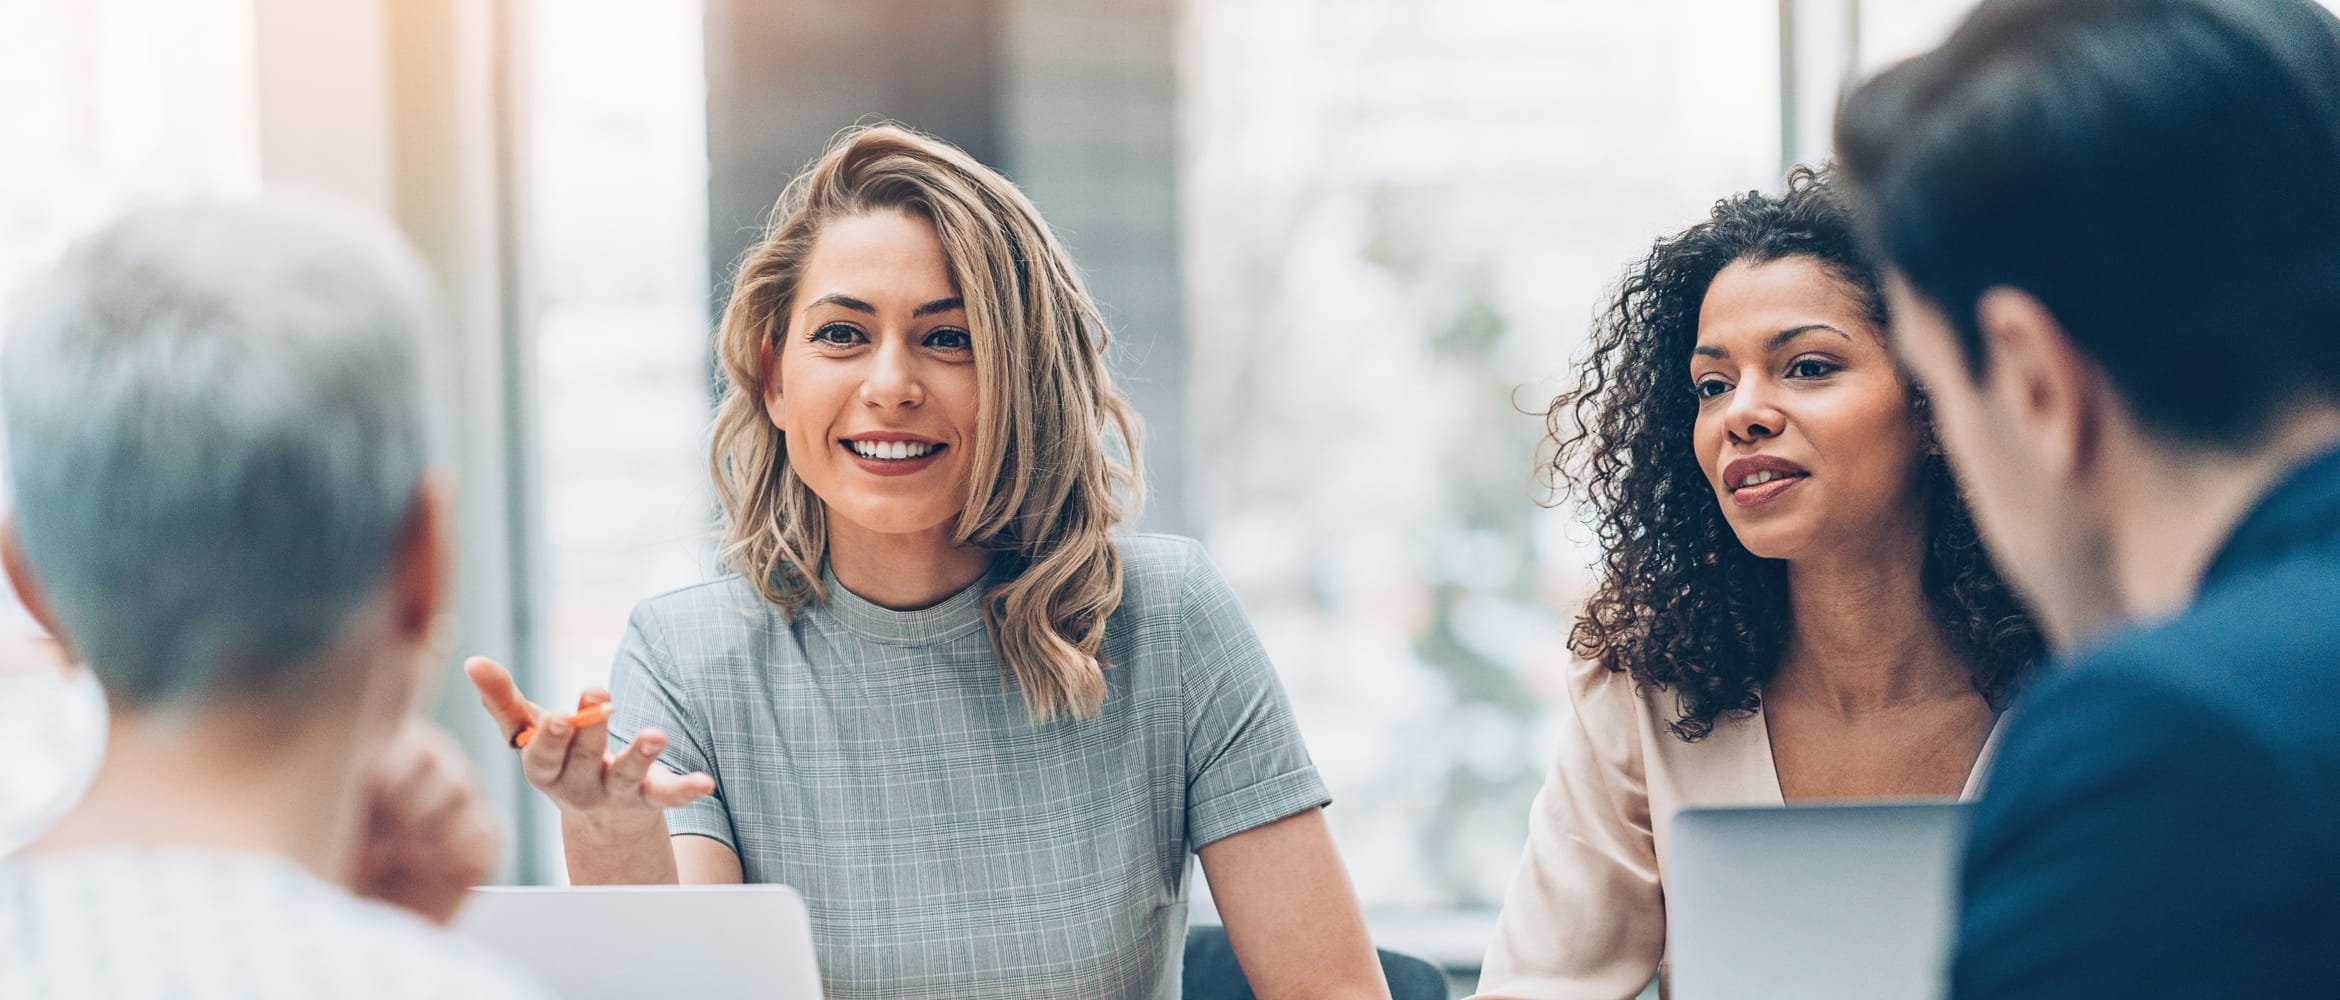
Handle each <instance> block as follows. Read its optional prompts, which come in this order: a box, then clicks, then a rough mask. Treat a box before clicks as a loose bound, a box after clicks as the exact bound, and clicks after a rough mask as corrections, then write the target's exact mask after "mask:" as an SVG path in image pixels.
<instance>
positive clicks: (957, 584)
mask: <svg viewBox="0 0 2340 1000" xmlns="http://www.w3.org/2000/svg"><path fill="white" fill-rule="evenodd" d="M842 522H843V519H842V518H831V519H830V521H829V570H830V572H833V573H835V574H837V582H838V583H839V584H842V585H843V586H844V587H845V589H847V590H850V591H852V592H853V594H854V596H856V597H859V598H861V599H862V600H865V601H868V602H869V603H871V604H875V605H877V606H879V607H881V608H890V609H892V610H895V611H916V610H918V609H920V608H930V607H933V606H935V605H937V604H940V603H942V602H943V601H945V600H947V599H949V598H950V596H951V595H953V594H956V593H958V592H960V591H962V590H965V589H967V588H968V587H970V586H973V585H974V583H975V581H977V580H980V579H983V574H984V573H986V572H989V571H990V569H991V552H990V550H988V549H982V548H977V547H975V546H972V545H958V544H955V543H953V542H952V541H951V529H950V525H948V524H944V525H940V526H937V527H935V528H931V529H928V530H926V531H923V532H916V533H912V534H880V533H877V532H873V531H865V530H863V529H861V528H860V527H858V526H855V525H852V524H847V523H842Z"/></svg>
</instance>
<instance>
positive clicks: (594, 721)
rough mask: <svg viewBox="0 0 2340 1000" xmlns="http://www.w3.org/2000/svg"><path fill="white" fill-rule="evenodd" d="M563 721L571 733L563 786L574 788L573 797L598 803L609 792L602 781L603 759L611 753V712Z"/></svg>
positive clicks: (562, 773)
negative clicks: (580, 797) (578, 796)
mask: <svg viewBox="0 0 2340 1000" xmlns="http://www.w3.org/2000/svg"><path fill="white" fill-rule="evenodd" d="M560 721H561V723H562V725H563V726H564V727H565V728H567V729H569V730H570V731H571V734H570V737H569V746H568V761H567V762H566V763H564V764H562V765H561V783H562V784H563V785H564V786H566V787H569V788H571V789H573V790H574V791H573V794H576V795H580V796H584V798H582V799H579V800H578V801H598V800H599V799H600V798H601V797H602V796H604V795H607V794H609V791H610V787H609V786H608V785H607V784H606V783H605V782H604V781H603V778H602V775H603V773H604V771H603V766H602V763H603V759H604V757H605V756H606V755H607V754H608V753H609V713H607V712H592V713H581V714H580V715H576V716H571V717H569V718H566V719H562V720H560ZM580 723H582V724H580ZM547 725H548V726H549V725H550V722H549V721H548V722H547Z"/></svg>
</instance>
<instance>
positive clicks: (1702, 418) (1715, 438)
mask: <svg viewBox="0 0 2340 1000" xmlns="http://www.w3.org/2000/svg"><path fill="white" fill-rule="evenodd" d="M1722 442H1723V421H1722V417H1721V415H1720V414H1710V413H1703V412H1702V413H1700V414H1699V415H1698V419H1697V420H1696V421H1695V422H1693V423H1692V424H1691V425H1690V451H1691V453H1692V454H1693V455H1696V456H1697V458H1698V471H1699V473H1700V474H1701V475H1704V476H1705V477H1706V481H1707V484H1708V485H1714V484H1717V483H1719V482H1721V481H1722V473H1721V471H1720V470H1718V469H1716V468H1715V465H1716V459H1717V457H1718V456H1720V455H1721V454H1722Z"/></svg>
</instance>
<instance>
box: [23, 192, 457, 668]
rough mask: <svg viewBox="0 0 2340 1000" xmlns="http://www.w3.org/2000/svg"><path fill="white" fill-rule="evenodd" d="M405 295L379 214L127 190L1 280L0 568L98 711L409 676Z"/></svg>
mask: <svg viewBox="0 0 2340 1000" xmlns="http://www.w3.org/2000/svg"><path fill="white" fill-rule="evenodd" d="M430 315H431V305H430V299H429V295H428V292H427V288H426V283H425V281H424V279H423V276H422V270H421V268H420V267H419V265H418V263H417V261H416V260H415V258H414V256H413V254H412V252H411V251H410V250H408V249H407V247H406V246H405V245H404V243H403V242H401V241H400V240H399V238H398V237H397V236H396V235H395V234H394V233H393V232H392V231H391V230H390V229H389V228H388V227H387V226H386V225H383V224H381V223H379V222H375V221H372V220H369V219H365V218H361V217H358V216H354V215H351V214H349V213H347V212H345V211H342V210H338V209H335V208H333V207H331V206H327V205H323V204H313V203H297V204H294V203H288V204H258V205H227V204H218V205H187V206H176V207H164V208H154V209H147V210H141V211H137V212H134V213H132V214H130V215H127V216H125V217H123V218H121V219H119V220H117V221H114V222H112V223H110V224H108V225H106V226H104V227H103V228H101V229H99V230H97V231H96V232H94V233H91V234H89V235H88V236H86V237H84V238H83V239H81V240H80V241H78V242H76V243H75V244H74V245H73V246H72V247H71V248H69V249H68V250H67V251H66V252H65V254H64V256H63V258H62V259H61V260H59V261H58V262H57V264H56V265H55V266H54V267H53V268H52V269H51V270H50V271H49V272H48V273H46V274H44V275H42V276H39V277H37V278H35V279H34V280H33V281H32V282H31V283H30V284H29V285H27V286H26V287H25V288H24V290H23V291H22V293H21V294H20V295H19V296H18V298H17V301H16V302H15V308H14V310H13V313H12V315H11V316H10V321H9V324H8V329H7V339H6V342H5V346H4V348H0V405H4V407H5V416H6V428H7V436H8V456H9V463H10V471H11V473H12V479H13V483H14V491H15V497H14V500H15V506H14V512H13V516H12V520H11V523H10V526H9V530H8V533H7V543H8V544H7V547H6V548H7V556H8V568H9V570H10V572H11V574H12V575H13V576H14V577H15V578H16V579H17V582H18V584H19V589H20V590H21V591H22V592H23V593H24V595H25V599H26V602H27V604H28V605H29V606H31V607H32V609H33V610H34V612H35V613H36V614H37V615H39V616H40V617H41V618H42V619H43V621H44V622H45V623H46V624H47V625H48V626H49V627H50V628H51V629H52V630H53V631H55V632H56V633H57V636H58V638H59V639H60V640H61V641H62V642H63V643H64V644H65V646H66V648H67V649H68V651H69V652H70V653H71V654H72V655H73V656H74V657H75V658H76V659H78V660H80V661H82V662H83V663H86V664H87V665H88V666H89V668H90V669H91V670H92V671H93V672H95V673H96V674H97V676H98V678H99V680H100V681H101V682H102V683H103V685H104V687H105V689H106V692H107V694H108V696H109V698H110V699H111V701H112V702H113V704H114V707H115V709H116V710H117V711H129V712H171V711H185V712H201V711H206V710H209V709H211V708H213V707H217V706H251V707H269V708H296V709H306V708H309V707H311V706H320V705H323V704H326V703H333V704H340V703H343V702H344V701H345V700H346V698H347V697H348V696H351V695H354V694H357V693H360V692H370V693H371V694H373V695H378V696H379V697H380V698H381V700H383V701H384V702H385V703H398V702H403V701H404V700H407V699H411V697H412V696H413V688H414V685H415V683H416V679H417V677H418V676H419V674H418V673H417V667H418V664H419V659H420V658H419V657H418V656H417V655H416V654H417V653H418V652H419V651H420V649H421V648H422V646H423V641H424V639H425V638H426V637H427V635H428V633H429V629H430V624H431V620H432V618H433V617H434V616H435V614H436V612H437V604H438V601H439V600H440V598H441V596H442V595H441V588H442V583H441V580H440V577H441V575H442V574H441V565H440V564H441V562H442V561H443V552H442V548H443V544H442V540H441V538H440V528H439V525H440V514H439V511H438V501H437V499H436V496H437V494H436V493H435V492H434V491H433V490H431V489H429V488H428V487H427V486H426V480H425V475H424V469H425V463H426V460H427V452H428V451H429V447H428V441H427V438H428V436H429V435H428V434H427V432H426V423H427V418H426V411H425V405H424V370H425V364H424V357H425V350H426V340H427V337H426V333H427V331H428V329H429V327H430V318H429V317H430ZM387 665H395V667H396V668H397V669H373V668H375V667H382V666H387Z"/></svg>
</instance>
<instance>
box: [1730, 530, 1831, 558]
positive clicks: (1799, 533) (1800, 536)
mask: <svg viewBox="0 0 2340 1000" xmlns="http://www.w3.org/2000/svg"><path fill="white" fill-rule="evenodd" d="M1731 534H1732V535H1734V536H1736V537H1737V538H1738V539H1739V544H1740V545H1741V546H1743V547H1745V548H1746V550H1747V551H1748V552H1750V553H1753V554H1754V556H1755V557H1756V558H1758V559H1794V558H1795V557H1796V556H1797V555H1798V554H1801V553H1802V552H1804V551H1805V550H1807V549H1809V548H1810V547H1811V543H1812V532H1810V531H1809V530H1806V529H1805V528H1804V527H1803V526H1802V525H1787V524H1766V525H1761V526H1758V527H1753V528H1745V527H1741V526H1739V525H1735V524H1734V525H1731Z"/></svg>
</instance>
